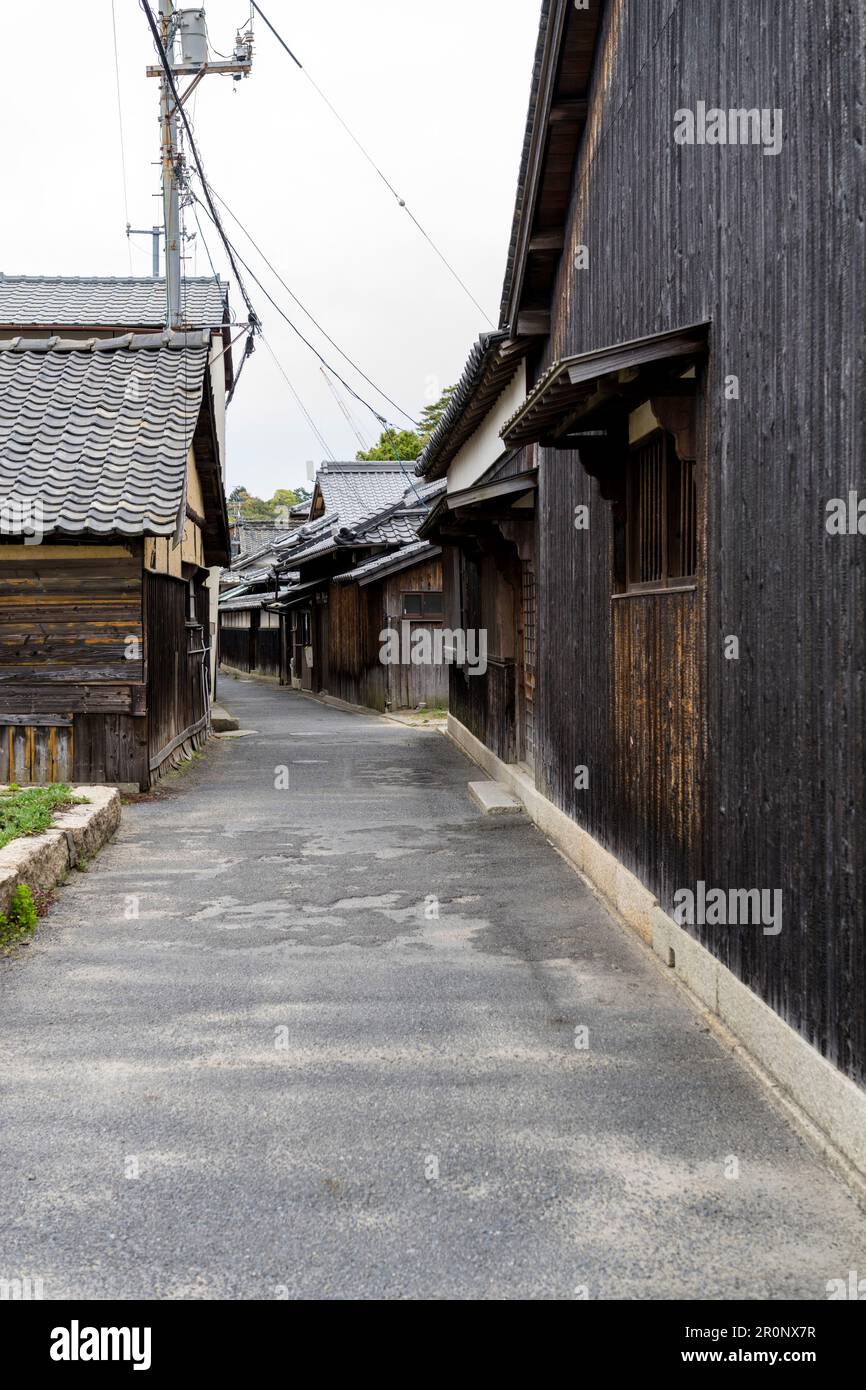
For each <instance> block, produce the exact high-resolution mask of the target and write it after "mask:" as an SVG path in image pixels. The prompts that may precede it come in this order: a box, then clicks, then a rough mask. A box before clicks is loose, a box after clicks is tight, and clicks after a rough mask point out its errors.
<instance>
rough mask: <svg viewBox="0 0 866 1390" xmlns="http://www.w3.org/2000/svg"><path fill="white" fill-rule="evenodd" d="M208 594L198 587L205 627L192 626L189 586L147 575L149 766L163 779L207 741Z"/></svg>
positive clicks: (201, 619)
mask: <svg viewBox="0 0 866 1390" xmlns="http://www.w3.org/2000/svg"><path fill="white" fill-rule="evenodd" d="M207 598H208V596H207V590H206V589H205V587H204V583H203V582H201V581H200V582H199V583H198V585H197V588H196V611H197V616H198V619H199V622H200V623H201V624H202V626H200V627H189V626H188V625H187V623H188V615H189V586H188V584H187V583H186V581H183V580H178V579H172V578H170V577H169V576H168V575H164V574H152V573H150V572H148V573H146V574H145V593H144V605H145V616H146V625H147V708H148V761H149V764H150V771H151V775H152V776H154V777H158V776H159V775H160V772H161V771H162V770H163V769H164V767H165V765H166V764H168V763H170V762H172V761H176V760H177V758H178V757H180V756H182V754H183V752H185V751H189V749H190V748H195V747H198V746H199V744H201V743H202V742H204V740H205V738H206V737H207V730H206V728H205V727H204V725H205V722H206V715H207V702H206V695H205V688H204V686H203V684H202V661H203V657H202V655H201V654H200V652H199V651H197V650H196V649H197V648H200V647H201V645H202V640H201V639H202V632H203V631H205V632H206V631H207V626H206V624H207V613H208V607H207Z"/></svg>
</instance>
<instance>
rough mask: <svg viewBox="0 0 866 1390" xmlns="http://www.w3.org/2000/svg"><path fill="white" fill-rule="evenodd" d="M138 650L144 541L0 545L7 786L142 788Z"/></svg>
mask: <svg viewBox="0 0 866 1390" xmlns="http://www.w3.org/2000/svg"><path fill="white" fill-rule="evenodd" d="M141 642H142V580H141V547H140V544H139V543H138V542H130V543H129V544H125V545H118V544H112V543H107V544H106V545H104V546H96V545H94V544H92V543H90V544H82V545H75V544H67V545H63V546H55V545H50V544H49V543H48V542H45V543H44V544H42V545H40V546H3V545H0V780H3V779H4V778H9V777H10V776H11V777H13V778H14V780H16V781H18V782H31V781H32V782H44V781H61V780H74V781H76V782H103V781H116V782H136V783H137V782H139V781H141V780H142V778H144V779H145V780H146V762H147V759H146V747H145V730H144V720H143V713H144V708H145V694H144V686H143V684H142V681H143V660H142V656H143V648H142V646H141ZM134 644H138V645H137V646H136V645H134Z"/></svg>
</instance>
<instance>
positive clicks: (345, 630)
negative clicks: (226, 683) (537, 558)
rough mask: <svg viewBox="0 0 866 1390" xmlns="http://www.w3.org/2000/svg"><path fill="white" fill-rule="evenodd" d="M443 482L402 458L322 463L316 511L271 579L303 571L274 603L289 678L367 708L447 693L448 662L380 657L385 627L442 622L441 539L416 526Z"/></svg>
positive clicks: (440, 699) (432, 699) (427, 627)
mask: <svg viewBox="0 0 866 1390" xmlns="http://www.w3.org/2000/svg"><path fill="white" fill-rule="evenodd" d="M442 491H444V484H441V483H435V484H433V485H432V486H430V485H427V486H425V485H422V484H419V483H418V482H417V481H415V480H414V479H413V476H412V473H411V472H410V471H409V470H408V469H407V467H406V465H401V464H380V463H352V464H324V465H323V466H322V468H321V470H320V471H319V474H318V475H317V478H316V485H315V488H314V491H313V497H312V504H311V515H312V517H313V520H311V521H310V522H309V523H308V525H307V526H305V527H304V528H302V530H301V531H299V532H298V533H297V536H296V537H290V538H289V540H288V541H287V542H286V543H284V545H283V546H282V547H281V552H282V554H281V559H280V561H279V563H278V565H277V567H276V571H275V573H276V580H275V582H280V583H281V582H282V580H283V578H284V577H285V575H286V572H287V571H288V570H289V567H291V571H292V572H294V573H296V574H297V579H296V580H295V582H294V583H293V585H292V587H291V588H290V589H289V591H288V593H287V594H285V595H284V596H281V597H280V599H279V601H278V602H277V603H275V604H272V605H271V608H272V611H273V612H274V614H275V615H276V614H279V615H280V618H281V624H282V627H281V631H282V634H283V638H282V640H283V673H282V678H283V681H284V682H285V683H287V684H293V685H294V686H296V688H298V689H302V690H309V691H312V692H314V693H318V694H328V695H330V696H332V697H334V698H336V699H340V700H344V701H346V702H347V703H349V704H354V705H367V706H369V707H370V708H373V709H378V710H384V709H386V708H395V709H396V708H408V707H414V706H417V705H419V704H428V705H432V704H436V705H441V704H443V703H444V700H445V697H446V692H447V672H446V670H445V667H444V666H443V665H442V664H441V663H439V664H438V665H436V664H434V663H433V662H415V663H413V662H411V661H409V662H399V663H395V664H393V665H391V664H388V663H386V662H384V661H383V660H382V656H383V644H384V639H383V636H382V634H383V633H384V632H387V631H388V630H389V629H394V630H395V631H398V632H403V633H405V634H406V638H405V641H404V646H405V642H406V641H408V642H411V636H412V633H413V632H414V631H416V630H420V631H422V632H424V633H427V634H432V632H433V630H434V629H436V628H441V625H442V572H441V562H440V557H439V549H438V547H437V546H435V545H431V544H429V543H428V542H422V543H419V542H418V527H419V526H420V524H421V522H422V521H423V520H424V518H425V517H426V515H427V513H428V511H429V508H430V506H431V504H432V502H433V501H434V499H435V498H436V496H437V495H438V494H439V493H440V492H442Z"/></svg>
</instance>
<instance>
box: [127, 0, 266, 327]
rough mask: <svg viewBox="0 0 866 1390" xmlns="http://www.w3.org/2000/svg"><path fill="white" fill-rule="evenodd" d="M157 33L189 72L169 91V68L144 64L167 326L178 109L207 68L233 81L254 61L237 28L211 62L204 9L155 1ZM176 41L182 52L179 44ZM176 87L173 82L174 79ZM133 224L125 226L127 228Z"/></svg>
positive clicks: (175, 255) (172, 303)
mask: <svg viewBox="0 0 866 1390" xmlns="http://www.w3.org/2000/svg"><path fill="white" fill-rule="evenodd" d="M159 34H160V41H161V43H162V49H163V52H164V53H165V56H166V61H167V63H168V66H169V68H170V70H171V76H172V78H173V79H174V78H177V77H180V76H184V75H190V76H192V81H191V82H190V84H189V86H188V87H187V88H186V91H184V92H180V93H178V99H177V102H175V98H174V95H173V92H172V83H171V82H170V81H169V77H168V73H167V72H166V70H165V67H164V66H163V64H162V63H161V62H160V63H159V64H158V65H154V66H151V67H148V69H147V75H148V77H158V78H159V80H160V81H159V124H160V145H161V158H160V163H161V165H162V206H163V226H164V229H165V233H164V234H165V295H166V306H165V322H166V327H167V328H170V329H171V328H179V327H181V326H182V318H181V315H182V305H181V250H180V243H181V228H180V194H181V190H183V191H184V192H186V191H187V173H186V168H185V164H184V160H183V156H182V155H181V153H180V150H179V148H178V139H177V113H178V108H179V107H180V106H184V105H185V104H186V101H187V99H188V97H189V96H191V94H192V93H193V92H194V91H195V89H196V87H197V86H198V84H199V82H201V80H202V78H203V77H207V76H208V75H209V74H210V73H219V74H221V75H230V76H232V77H233V78H234V80H235V81H236V82H239V81H240V80H241V78H242V77H247V76H249V73H250V69H251V68H252V62H253V37H252V31H251V30H248V31H247V32H246V33H243V34H242V33H241V32H240V31H238V33H237V35H236V37H235V46H234V51H233V53H232V56H231V58H226V59H218V60H215V61H213V62H211V61H210V58H209V51H208V35H207V21H206V19H205V12H204V10H203V9H202V8H200V7H196V8H195V9H189V10H175V8H174V4H173V0H159ZM178 40H180V55H179V56H178V53H177V44H178ZM174 86H175V90H176V89H177V84H176V83H175V84H174ZM131 230H132V229H130V228H128V229H127V231H128V232H129V231H131ZM155 245H156V250H155V253H154V254H155V261H154V264H155V265H156V266H157V271H156V272H155V273H157V274H158V256H159V251H158V239H155Z"/></svg>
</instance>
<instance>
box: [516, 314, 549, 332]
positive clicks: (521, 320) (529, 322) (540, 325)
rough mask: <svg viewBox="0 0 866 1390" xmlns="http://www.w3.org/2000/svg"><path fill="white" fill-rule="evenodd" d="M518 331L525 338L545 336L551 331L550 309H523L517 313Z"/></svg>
mask: <svg viewBox="0 0 866 1390" xmlns="http://www.w3.org/2000/svg"><path fill="white" fill-rule="evenodd" d="M517 332H518V334H519V335H520V336H521V337H523V338H538V337H543V336H545V335H546V334H547V333H549V332H550V311H549V310H547V309H522V310H521V311H520V313H519V314H518V315H517Z"/></svg>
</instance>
